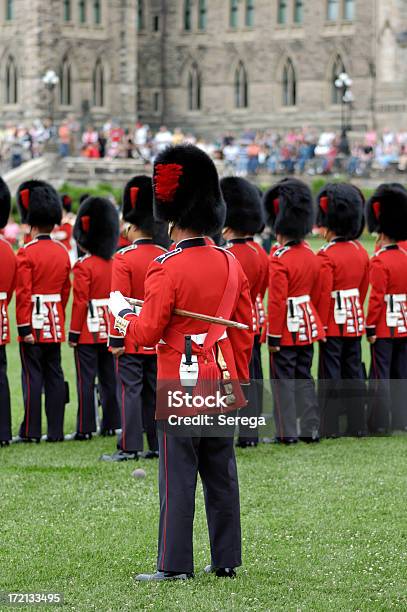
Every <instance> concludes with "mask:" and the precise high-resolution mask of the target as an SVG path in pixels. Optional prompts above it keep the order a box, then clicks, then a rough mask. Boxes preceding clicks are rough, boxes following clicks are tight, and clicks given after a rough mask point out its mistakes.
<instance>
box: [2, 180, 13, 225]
mask: <svg viewBox="0 0 407 612" xmlns="http://www.w3.org/2000/svg"><path fill="white" fill-rule="evenodd" d="M10 210H11V195H10V190H9V188H8V187H7V185H6V183H5V182H4V181H3V179H2V178H1V177H0V229H3V227H6V225H7V221H8V218H9V216H10Z"/></svg>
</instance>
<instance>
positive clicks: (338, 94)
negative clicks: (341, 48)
mask: <svg viewBox="0 0 407 612" xmlns="http://www.w3.org/2000/svg"><path fill="white" fill-rule="evenodd" d="M343 72H346V70H345V64H344V63H343V60H342V58H341V56H340V55H337V56H336V59H335V61H334V64H333V66H332V76H331V101H332V104H340V103H341V102H342V90H341V89H338V87H336V85H335V81H336V79H337V78H338V76H339V75H340V74H342V73H343Z"/></svg>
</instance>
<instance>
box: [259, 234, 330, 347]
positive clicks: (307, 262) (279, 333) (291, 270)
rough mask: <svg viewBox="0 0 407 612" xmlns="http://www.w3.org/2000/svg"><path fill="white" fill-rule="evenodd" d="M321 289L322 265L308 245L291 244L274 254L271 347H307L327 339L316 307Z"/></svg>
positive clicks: (271, 277)
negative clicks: (324, 338)
mask: <svg viewBox="0 0 407 612" xmlns="http://www.w3.org/2000/svg"><path fill="white" fill-rule="evenodd" d="M320 290H321V289H320V262H319V259H318V257H317V256H316V255H315V253H314V252H313V251H312V249H311V248H310V247H309V246H308V245H307V244H306V243H305V242H295V241H292V242H289V243H287V244H286V245H285V246H283V247H281V248H279V249H277V250H276V251H275V252H274V253H273V255H272V256H271V257H270V277H269V294H268V332H267V336H268V344H269V345H270V346H279V345H280V344H281V345H283V346H304V345H307V344H311V343H312V342H316V341H317V340H320V339H321V338H323V337H324V331H323V327H322V323H321V320H320V318H319V315H318V312H317V309H316V307H315V304H316V303H317V302H318V300H319V296H320ZM292 298H293V299H292ZM289 315H293V316H294V317H295V319H292V318H291V317H290V316H289ZM289 320H290V323H289ZM288 325H290V327H291V326H292V327H291V330H290V329H289V328H288ZM293 330H295V331H293Z"/></svg>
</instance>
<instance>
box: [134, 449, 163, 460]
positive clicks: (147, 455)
mask: <svg viewBox="0 0 407 612" xmlns="http://www.w3.org/2000/svg"><path fill="white" fill-rule="evenodd" d="M138 456H139V457H140V459H158V457H159V454H158V451H153V450H148V451H145V452H143V453H138Z"/></svg>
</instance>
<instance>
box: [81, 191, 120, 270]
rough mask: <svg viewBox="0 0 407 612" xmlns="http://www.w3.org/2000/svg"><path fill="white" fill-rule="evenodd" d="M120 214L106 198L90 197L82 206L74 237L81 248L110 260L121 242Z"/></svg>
mask: <svg viewBox="0 0 407 612" xmlns="http://www.w3.org/2000/svg"><path fill="white" fill-rule="evenodd" d="M119 231H120V229H119V213H118V211H117V210H116V208H115V206H114V205H113V204H112V203H111V202H110V200H107V199H106V198H98V197H89V198H88V199H87V200H84V202H83V203H82V204H81V206H80V208H79V211H78V215H77V217H76V221H75V226H74V230H73V235H74V238H75V240H76V241H77V242H78V244H79V246H80V247H82V248H83V249H84V250H85V251H88V252H89V253H91V254H92V255H97V256H98V257H102V258H103V259H106V260H109V259H111V258H112V257H113V254H114V252H115V251H116V249H117V243H118V241H119Z"/></svg>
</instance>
